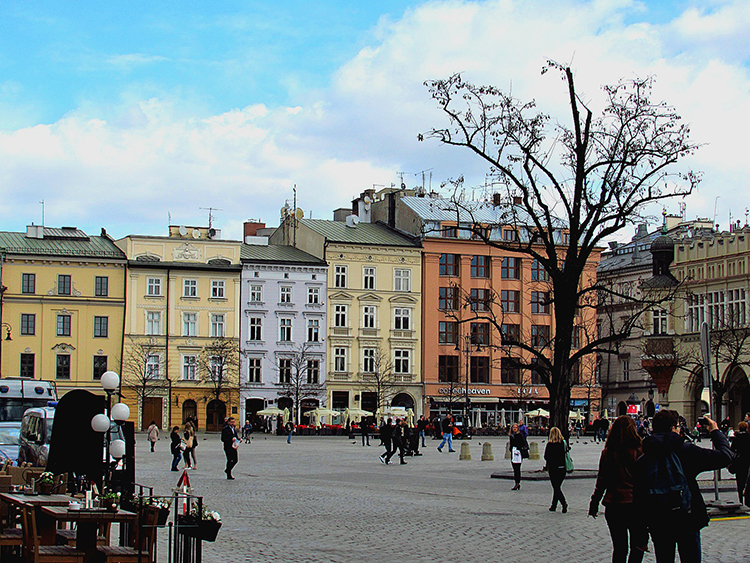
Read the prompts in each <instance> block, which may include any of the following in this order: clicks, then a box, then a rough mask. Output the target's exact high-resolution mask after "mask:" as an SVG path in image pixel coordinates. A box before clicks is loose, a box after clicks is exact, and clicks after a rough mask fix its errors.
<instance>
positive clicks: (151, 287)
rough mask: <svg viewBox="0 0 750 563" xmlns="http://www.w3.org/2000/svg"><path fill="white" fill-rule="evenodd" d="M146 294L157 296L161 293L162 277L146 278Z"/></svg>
mask: <svg viewBox="0 0 750 563" xmlns="http://www.w3.org/2000/svg"><path fill="white" fill-rule="evenodd" d="M146 295H150V296H152V297H156V296H159V295H161V279H160V278H148V279H147V280H146Z"/></svg>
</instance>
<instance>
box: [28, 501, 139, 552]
mask: <svg viewBox="0 0 750 563" xmlns="http://www.w3.org/2000/svg"><path fill="white" fill-rule="evenodd" d="M41 510H42V514H44V515H46V516H47V517H49V518H52V519H53V520H55V521H56V522H75V523H76V524H77V526H78V531H77V532H76V548H77V549H79V550H80V551H83V552H84V561H96V559H97V555H98V553H97V550H96V535H97V532H98V531H99V525H100V524H106V523H112V522H133V521H135V520H136V519H137V517H138V515H137V514H136V513H135V512H128V511H127V510H118V511H117V512H113V511H111V510H104V509H95V510H70V509H69V508H68V507H67V506H42V508H41Z"/></svg>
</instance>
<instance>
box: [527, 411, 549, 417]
mask: <svg viewBox="0 0 750 563" xmlns="http://www.w3.org/2000/svg"><path fill="white" fill-rule="evenodd" d="M526 416H529V417H534V418H536V417H540V416H541V417H543V418H549V412H547V411H546V410H544V409H536V410H533V411H529V412H527V413H526Z"/></svg>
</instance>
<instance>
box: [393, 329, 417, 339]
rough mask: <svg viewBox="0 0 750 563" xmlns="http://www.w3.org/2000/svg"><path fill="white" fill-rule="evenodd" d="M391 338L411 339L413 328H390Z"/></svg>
mask: <svg viewBox="0 0 750 563" xmlns="http://www.w3.org/2000/svg"><path fill="white" fill-rule="evenodd" d="M391 338H392V339H394V338H398V339H413V338H414V331H413V330H392V331H391Z"/></svg>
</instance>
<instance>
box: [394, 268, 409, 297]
mask: <svg viewBox="0 0 750 563" xmlns="http://www.w3.org/2000/svg"><path fill="white" fill-rule="evenodd" d="M393 291H411V270H408V269H404V268H395V269H394V270H393Z"/></svg>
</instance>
